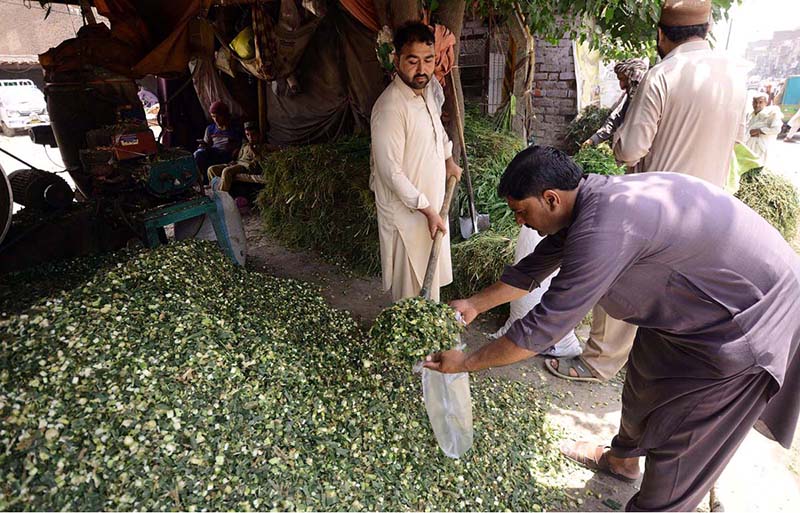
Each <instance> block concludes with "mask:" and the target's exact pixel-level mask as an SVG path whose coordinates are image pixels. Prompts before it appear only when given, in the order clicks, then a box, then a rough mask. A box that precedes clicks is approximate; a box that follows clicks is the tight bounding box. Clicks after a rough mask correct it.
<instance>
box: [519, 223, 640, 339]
mask: <svg viewBox="0 0 800 513" xmlns="http://www.w3.org/2000/svg"><path fill="white" fill-rule="evenodd" d="M643 248H644V242H643V241H641V240H640V239H637V238H635V237H631V236H627V235H624V234H621V233H618V232H589V231H585V232H584V233H582V234H579V235H576V236H570V238H569V239H568V240H567V241H565V244H564V247H563V256H562V259H561V270H560V271H559V273H558V275H557V276H556V277H555V278H553V281H552V282H551V284H550V288H549V289H548V290H547V292H545V294H544V295H543V296H542V300H541V302H540V303H539V304H538V305H536V307H535V308H534V309H533V310H531V311H530V312H528V314H527V315H526V316H525V317H523V318H521V319H519V320H518V321H516V322H515V323H514V324H512V325H511V328H510V329H509V330H508V332H507V333H506V337H508V338H509V339H510V340H511V341H512V342H514V343H515V344H516V345H518V346H519V347H522V348H525V349H528V350H530V351H535V352H536V353H541V352H542V351H544V350H546V349H547V348H549V347H552V346H553V345H554V344H555V343H556V342H558V341H559V340H561V339H562V338H563V337H564V336H565V335H566V334H567V332H569V330H571V329H573V328H574V327H575V326H576V325H577V324H578V323H579V322H580V321H581V319H583V317H584V316H585V315H586V313H587V312H588V311H589V310H590V309H591V308H592V307H593V306H594V305H595V304H596V303H597V302H598V301H599V300H600V298H601V297H603V296H604V295H605V294H606V292H607V291H608V289H609V288H610V287H611V285H612V284H613V283H614V282H615V281H616V280H617V278H619V277H620V276H621V275H622V274H623V273H624V272H625V271H626V270H627V269H628V268H629V267H630V266H631V265H633V263H634V262H636V260H637V259H638V258H640V255H641V253H642V251H643ZM537 249H538V248H537ZM520 263H522V262H520ZM541 267H542V268H543V267H544V266H541Z"/></svg>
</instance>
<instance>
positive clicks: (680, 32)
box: [658, 23, 709, 44]
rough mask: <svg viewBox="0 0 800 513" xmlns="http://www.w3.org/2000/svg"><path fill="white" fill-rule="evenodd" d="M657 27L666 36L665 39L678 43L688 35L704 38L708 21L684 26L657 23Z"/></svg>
mask: <svg viewBox="0 0 800 513" xmlns="http://www.w3.org/2000/svg"><path fill="white" fill-rule="evenodd" d="M658 28H660V29H661V31H662V32H663V33H664V35H665V36H667V39H669V40H670V41H672V42H673V43H675V44H680V43H683V42H684V41H686V40H687V39H689V38H690V37H699V38H701V39H705V38H706V36H707V35H708V28H709V25H708V23H701V24H700V25H686V26H685V27H668V26H666V25H662V24H660V23H659V24H658Z"/></svg>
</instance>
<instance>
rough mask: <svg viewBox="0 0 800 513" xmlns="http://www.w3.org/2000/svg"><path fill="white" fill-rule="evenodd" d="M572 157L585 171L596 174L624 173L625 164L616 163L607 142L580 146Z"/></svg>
mask: <svg viewBox="0 0 800 513" xmlns="http://www.w3.org/2000/svg"><path fill="white" fill-rule="evenodd" d="M573 159H574V160H575V162H576V163H578V165H579V166H581V168H582V169H583V170H584V172H586V173H595V174H598V175H624V174H625V166H619V165H617V161H616V160H615V159H614V152H613V151H611V148H609V147H608V145H607V144H601V145H600V146H589V147H586V148H581V150H580V151H579V152H578V154H577V155H575V157H573Z"/></svg>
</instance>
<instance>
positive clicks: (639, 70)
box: [581, 59, 649, 147]
mask: <svg viewBox="0 0 800 513" xmlns="http://www.w3.org/2000/svg"><path fill="white" fill-rule="evenodd" d="M648 67H649V64H648V63H647V61H646V60H644V59H627V60H624V61H621V62H618V63H617V64H616V66H614V73H616V74H617V80H619V88H620V89H622V95H620V97H619V99H618V100H617V102H616V103H615V104H614V106H613V107H612V108H611V113H610V114H609V115H608V118H607V119H606V122H605V123H603V126H601V127H600V129H598V130H597V132H595V133H594V134H593V135H592V136H591V137H590V138H588V139H586V141H584V142H583V144H582V145H581V146H582V147H587V146H597V145H598V144H600V143H602V142H604V141H607V140H609V139H611V136H613V135H614V132H616V131H617V129H618V128H619V127H620V125H622V122H623V121H624V120H625V114H626V113H627V112H628V107H629V106H630V104H631V100H633V97H634V95H635V94H636V89H637V88H638V87H639V82H641V81H642V78H644V75H645V73H647V68H648Z"/></svg>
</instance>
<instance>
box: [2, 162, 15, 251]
mask: <svg viewBox="0 0 800 513" xmlns="http://www.w3.org/2000/svg"><path fill="white" fill-rule="evenodd" d="M0 175H2V176H0V243H2V242H3V239H5V238H6V233H8V228H9V227H10V226H11V216H12V215H13V213H14V201H13V199H12V198H11V184H10V183H9V182H8V177H6V172H5V171H3V168H2V167H0Z"/></svg>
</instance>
